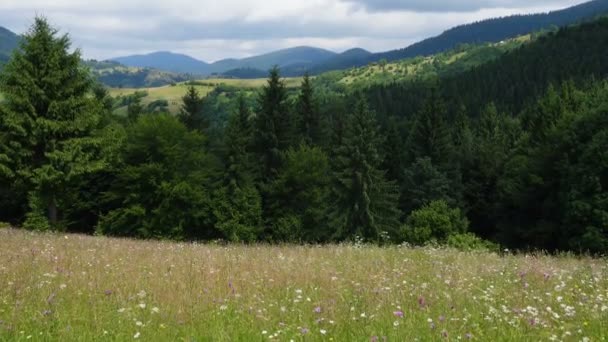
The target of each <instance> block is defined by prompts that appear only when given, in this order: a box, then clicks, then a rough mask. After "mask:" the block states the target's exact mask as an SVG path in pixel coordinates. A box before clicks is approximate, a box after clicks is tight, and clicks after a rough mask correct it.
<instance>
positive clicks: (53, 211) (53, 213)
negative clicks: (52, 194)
mask: <svg viewBox="0 0 608 342" xmlns="http://www.w3.org/2000/svg"><path fill="white" fill-rule="evenodd" d="M48 211H49V213H48V214H49V223H50V224H51V226H52V227H54V226H56V225H57V203H56V202H55V199H54V198H53V199H51V201H50V202H49V207H48Z"/></svg>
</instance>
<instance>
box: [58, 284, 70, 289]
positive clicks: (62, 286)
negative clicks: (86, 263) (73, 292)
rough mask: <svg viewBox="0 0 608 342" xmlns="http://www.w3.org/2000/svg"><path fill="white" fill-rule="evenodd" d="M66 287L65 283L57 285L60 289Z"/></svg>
mask: <svg viewBox="0 0 608 342" xmlns="http://www.w3.org/2000/svg"><path fill="white" fill-rule="evenodd" d="M66 287H68V286H67V285H66V284H61V285H59V288H60V289H61V290H65V288H66Z"/></svg>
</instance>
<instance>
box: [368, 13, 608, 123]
mask: <svg viewBox="0 0 608 342" xmlns="http://www.w3.org/2000/svg"><path fill="white" fill-rule="evenodd" d="M606 51H608V18H602V19H599V20H596V21H594V22H591V23H585V24H582V25H578V26H573V27H568V28H563V29H560V30H559V31H558V32H555V33H549V34H547V35H545V36H542V37H541V38H539V39H538V40H536V41H534V42H532V43H530V44H525V45H523V46H521V47H520V48H518V49H516V50H513V51H511V52H508V53H506V54H505V55H503V56H502V57H500V58H498V59H496V60H494V61H491V62H489V63H487V64H484V65H480V66H478V67H475V68H473V69H471V70H470V71H467V72H465V73H462V74H459V75H454V76H450V77H446V78H441V79H439V80H437V81H419V82H399V83H394V84H391V85H378V86H373V87H370V88H369V89H368V94H369V99H370V101H371V102H372V104H373V106H374V107H376V109H377V110H378V111H379V112H380V113H381V114H383V115H388V114H389V113H393V114H400V115H407V114H408V113H410V114H411V113H412V112H415V111H416V110H417V109H418V108H420V107H421V106H422V100H421V99H422V98H423V96H421V94H423V93H425V92H426V91H427V90H428V88H429V87H435V88H437V90H438V92H439V93H440V94H441V95H442V96H443V97H444V99H445V100H446V101H447V102H448V104H449V105H448V107H449V108H450V109H451V110H452V111H456V109H457V108H459V107H460V106H462V105H464V106H465V107H466V108H469V109H471V110H473V111H479V110H480V104H484V103H487V102H490V101H493V102H494V103H495V104H496V105H497V106H498V107H499V108H501V109H504V110H507V111H510V112H513V113H516V112H518V111H519V110H521V109H522V108H523V107H524V105H525V104H526V103H527V102H530V101H532V100H533V99H535V98H536V97H538V96H539V95H540V94H542V93H543V92H544V91H546V89H547V86H548V85H549V84H551V83H553V84H559V83H560V82H562V81H566V80H574V81H576V82H585V81H587V80H589V79H591V78H595V79H601V78H604V77H606V75H608V57H607V55H606ZM463 89H466V91H462V90H463Z"/></svg>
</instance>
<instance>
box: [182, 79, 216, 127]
mask: <svg viewBox="0 0 608 342" xmlns="http://www.w3.org/2000/svg"><path fill="white" fill-rule="evenodd" d="M178 118H179V121H181V123H183V124H184V126H186V127H187V128H188V129H190V130H199V131H201V132H206V130H207V129H208V128H209V121H208V120H207V119H206V118H205V114H204V112H203V99H202V98H201V96H200V94H199V92H198V90H196V87H194V86H193V85H191V86H189V87H188V90H187V92H186V95H184V96H183V97H182V106H181V109H180V112H179V115H178Z"/></svg>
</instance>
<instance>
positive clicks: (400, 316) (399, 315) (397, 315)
mask: <svg viewBox="0 0 608 342" xmlns="http://www.w3.org/2000/svg"><path fill="white" fill-rule="evenodd" d="M393 315H395V317H399V318H403V311H401V310H398V311H395V312H393Z"/></svg>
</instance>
